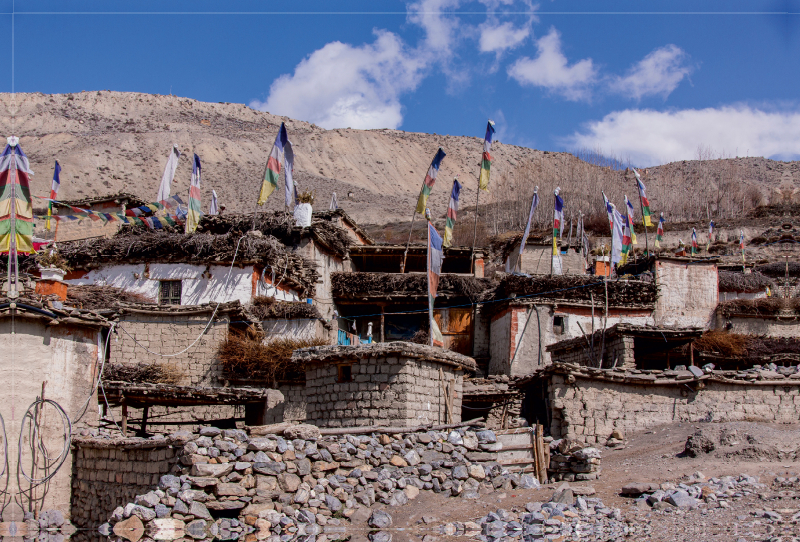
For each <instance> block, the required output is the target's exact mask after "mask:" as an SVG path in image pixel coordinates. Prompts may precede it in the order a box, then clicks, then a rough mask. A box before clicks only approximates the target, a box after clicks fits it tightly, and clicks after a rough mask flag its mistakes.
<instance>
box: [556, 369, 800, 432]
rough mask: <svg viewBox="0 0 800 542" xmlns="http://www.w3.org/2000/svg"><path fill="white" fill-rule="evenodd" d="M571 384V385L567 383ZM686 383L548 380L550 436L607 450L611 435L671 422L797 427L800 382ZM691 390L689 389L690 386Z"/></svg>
mask: <svg viewBox="0 0 800 542" xmlns="http://www.w3.org/2000/svg"><path fill="white" fill-rule="evenodd" d="M570 378H574V379H575V382H574V383H572V384H570V383H568V382H567V380H568V379H570ZM701 382H702V383H703V387H702V388H701V389H694V388H697V385H696V384H697V382H692V381H691V380H688V379H684V380H678V381H675V382H671V383H667V384H655V383H653V384H634V383H623V382H611V381H607V380H599V379H592V378H587V377H584V376H581V375H574V374H573V375H569V376H565V375H562V374H551V375H550V376H549V380H548V383H547V384H548V387H547V400H548V401H549V405H550V411H551V412H550V416H551V420H550V432H551V434H552V435H553V436H554V437H555V438H562V437H571V438H574V439H577V440H579V441H580V442H584V443H587V444H605V442H606V440H608V438H609V437H610V436H611V432H612V431H613V430H614V429H619V430H620V431H622V432H623V433H624V434H627V433H630V432H633V431H640V430H644V429H648V428H651V427H655V426H658V425H662V424H667V423H672V422H688V423H694V422H711V421H714V422H728V421H766V422H780V423H796V422H797V420H798V418H799V417H800V382H799V381H798V380H797V379H792V380H788V379H787V380H786V382H785V383H774V384H771V383H770V384H761V383H759V382H753V383H748V382H746V381H742V382H720V381H715V380H710V379H708V380H702V381H701ZM690 383H691V384H692V385H693V386H689V384H690Z"/></svg>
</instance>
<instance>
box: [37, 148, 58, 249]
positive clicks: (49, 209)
mask: <svg viewBox="0 0 800 542" xmlns="http://www.w3.org/2000/svg"><path fill="white" fill-rule="evenodd" d="M60 173H61V166H60V165H59V163H58V160H56V167H55V168H54V169H53V184H52V185H50V201H48V202H47V220H46V221H45V224H44V227H45V228H47V229H48V230H51V229H52V228H50V217H52V216H53V200H55V199H57V198H58V189H59V188H60V187H61V176H60V175H59V174H60ZM34 248H35V247H34Z"/></svg>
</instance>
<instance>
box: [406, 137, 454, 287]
mask: <svg viewBox="0 0 800 542" xmlns="http://www.w3.org/2000/svg"><path fill="white" fill-rule="evenodd" d="M445 156H447V155H446V154H445V152H444V151H443V150H442V148H441V147H439V150H438V151H436V154H435V155H434V157H433V160H431V165H430V166H429V167H428V172H427V173H426V174H425V179H424V180H423V181H422V188H421V189H420V191H419V198H418V199H417V206H416V207H414V214H413V215H411V227H410V228H409V230H408V240H407V241H406V250H405V251H404V252H403V262H402V263H401V264H400V272H401V273H405V272H406V257H407V256H408V247H409V245H410V244H411V234H412V233H413V232H414V219H415V218H416V217H417V213H419V214H423V213H424V212H425V208H426V207H427V205H428V197H430V195H431V190H433V185H434V183H436V177H437V176H438V175H439V166H440V165H441V164H442V160H444V157H445Z"/></svg>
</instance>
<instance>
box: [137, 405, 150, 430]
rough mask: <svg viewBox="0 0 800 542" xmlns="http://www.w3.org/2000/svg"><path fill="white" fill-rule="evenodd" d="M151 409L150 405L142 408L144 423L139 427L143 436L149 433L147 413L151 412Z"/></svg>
mask: <svg viewBox="0 0 800 542" xmlns="http://www.w3.org/2000/svg"><path fill="white" fill-rule="evenodd" d="M149 411H150V407H148V406H145V407H144V408H143V409H142V425H141V427H140V428H139V431H140V432H141V434H142V436H145V434H146V433H147V414H148V413H149Z"/></svg>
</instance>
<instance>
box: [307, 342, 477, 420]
mask: <svg viewBox="0 0 800 542" xmlns="http://www.w3.org/2000/svg"><path fill="white" fill-rule="evenodd" d="M440 368H441V370H442V372H443V376H444V382H445V383H448V382H450V381H451V380H454V382H455V383H454V400H453V412H454V415H453V421H455V422H459V421H461V398H462V383H463V373H462V371H457V370H456V369H455V368H454V367H451V366H450V365H445V364H441V363H437V362H430V361H424V360H417V359H413V358H407V357H402V356H401V357H387V358H364V359H362V360H360V361H357V362H354V363H353V364H352V365H350V371H351V375H352V381H350V382H339V381H338V380H339V370H338V365H336V364H333V363H331V364H318V365H314V366H312V367H310V368H308V369H306V394H307V395H306V397H307V400H308V423H312V424H314V425H318V426H320V427H352V426H365V425H383V426H404V427H411V426H416V425H421V424H428V423H447V414H446V411H445V401H446V398H445V394H444V391H443V389H442V383H441V382H442V380H441V379H440V377H439V369H440Z"/></svg>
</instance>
